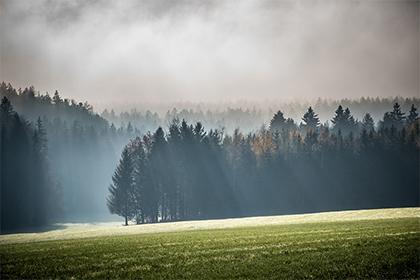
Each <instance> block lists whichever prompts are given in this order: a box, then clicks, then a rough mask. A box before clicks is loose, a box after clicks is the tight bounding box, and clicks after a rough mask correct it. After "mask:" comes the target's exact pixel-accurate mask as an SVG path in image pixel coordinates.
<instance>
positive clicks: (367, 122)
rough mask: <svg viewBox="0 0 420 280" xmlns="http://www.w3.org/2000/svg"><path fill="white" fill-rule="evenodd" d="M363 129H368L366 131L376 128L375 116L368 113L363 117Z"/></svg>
mask: <svg viewBox="0 0 420 280" xmlns="http://www.w3.org/2000/svg"><path fill="white" fill-rule="evenodd" d="M362 129H364V130H366V132H370V131H374V130H375V122H374V121H373V118H372V116H371V115H370V114H369V113H366V114H365V116H364V117H363V121H362Z"/></svg>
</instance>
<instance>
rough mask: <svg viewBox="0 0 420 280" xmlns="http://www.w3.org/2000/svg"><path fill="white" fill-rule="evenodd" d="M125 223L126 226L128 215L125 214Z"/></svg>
mask: <svg viewBox="0 0 420 280" xmlns="http://www.w3.org/2000/svg"><path fill="white" fill-rule="evenodd" d="M125 225H126V226H128V217H127V215H125Z"/></svg>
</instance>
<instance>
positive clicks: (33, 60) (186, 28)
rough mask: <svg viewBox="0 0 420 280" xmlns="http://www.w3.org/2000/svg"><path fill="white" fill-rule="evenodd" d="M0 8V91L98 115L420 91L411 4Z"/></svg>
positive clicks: (41, 3) (96, 1)
mask: <svg viewBox="0 0 420 280" xmlns="http://www.w3.org/2000/svg"><path fill="white" fill-rule="evenodd" d="M0 3H1V4H0V11H1V16H0V36H1V38H2V39H1V48H0V50H1V53H0V54H1V58H0V63H1V64H0V70H1V72H0V79H1V80H4V81H7V82H11V83H12V84H13V85H14V86H17V87H25V86H27V85H28V84H32V85H34V86H35V87H36V88H37V89H39V90H40V91H41V92H45V91H49V92H51V91H53V90H55V89H59V90H60V92H61V93H62V94H63V95H65V96H67V97H70V98H75V99H78V100H80V99H81V100H88V101H89V102H90V103H92V104H94V105H95V106H96V107H97V108H98V109H102V108H105V107H108V108H109V107H111V106H112V107H114V108H115V107H118V106H122V107H124V106H126V107H136V104H143V106H144V104H149V105H150V106H152V105H153V104H158V103H162V102H163V103H172V102H236V101H246V102H251V103H252V102H256V101H257V100H258V102H263V101H266V102H270V100H284V99H286V100H290V99H304V98H313V99H314V98H316V97H319V96H321V97H324V98H344V97H346V98H351V97H353V98H357V97H360V96H396V95H398V96H403V97H407V96H418V95H419V91H420V90H419V76H420V74H419V39H420V38H419V36H420V35H419V34H420V33H419V2H418V1H248V0H244V1H176V2H175V1H164V0H158V1H156V0H153V1H151V0H145V1H134V0H128V1H101V0H91V1H75V0H64V1H48V0H34V1H24V0H18V1H7V0H1V1H0Z"/></svg>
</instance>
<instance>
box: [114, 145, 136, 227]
mask: <svg viewBox="0 0 420 280" xmlns="http://www.w3.org/2000/svg"><path fill="white" fill-rule="evenodd" d="M133 172H134V166H133V162H132V159H131V157H130V153H129V150H128V148H127V147H126V148H124V150H123V151H122V154H121V159H120V162H119V164H118V166H117V169H116V170H115V173H114V176H112V184H111V185H110V186H109V188H108V190H109V193H110V194H109V196H108V198H107V205H108V208H109V211H110V212H111V213H112V214H117V215H119V216H121V217H124V219H125V225H128V221H129V219H131V218H133V216H134V215H135V214H136V213H135V209H134V205H133Z"/></svg>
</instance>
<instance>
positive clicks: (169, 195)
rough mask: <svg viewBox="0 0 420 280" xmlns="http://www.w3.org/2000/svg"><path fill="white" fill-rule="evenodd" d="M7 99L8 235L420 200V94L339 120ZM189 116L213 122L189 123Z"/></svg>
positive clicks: (5, 92) (348, 112)
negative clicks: (123, 220)
mask: <svg viewBox="0 0 420 280" xmlns="http://www.w3.org/2000/svg"><path fill="white" fill-rule="evenodd" d="M0 97H1V98H2V99H3V101H4V102H3V103H4V104H2V117H1V127H2V133H1V141H2V142H1V145H2V146H1V148H2V150H1V152H2V153H1V163H2V165H1V168H2V170H1V172H2V178H1V180H2V186H1V199H2V204H1V207H2V213H1V215H2V225H1V226H2V231H8V230H16V229H22V228H25V227H32V226H38V225H45V224H47V223H49V222H53V221H72V222H78V221H99V220H110V219H114V216H112V215H111V214H117V215H122V216H124V217H127V222H128V221H130V220H133V221H135V222H137V223H149V222H158V221H174V220H187V219H206V218H219V217H238V216H250V215H269V214H283V213H301V212H310V211H323V210H332V209H358V208H374V207H391V206H413V205H418V203H419V202H418V195H419V194H418V185H419V178H418V170H419V158H418V154H419V120H418V112H417V108H418V105H417V104H418V99H404V100H403V102H402V103H400V102H393V101H392V100H391V99H368V98H366V99H363V100H364V101H363V102H366V104H368V105H366V104H365V103H363V102H362V99H360V100H357V101H348V102H343V103H342V104H337V106H336V107H335V108H332V109H331V111H330V112H328V114H326V113H325V112H320V111H318V109H317V108H318V107H317V106H319V104H321V103H322V102H321V101H319V102H318V103H315V105H314V106H311V105H310V104H308V106H307V107H306V108H305V109H304V110H302V113H301V114H300V115H298V117H293V116H294V115H291V114H288V113H286V111H279V110H276V111H275V112H273V113H272V114H271V116H269V117H267V118H263V116H264V114H266V113H262V111H259V110H248V109H240V108H239V109H228V110H226V111H211V110H209V111H207V112H206V113H203V114H201V113H199V111H194V110H180V111H177V110H172V111H171V112H169V113H168V114H167V115H166V116H165V118H164V119H161V117H159V115H158V114H157V113H152V112H151V111H149V113H146V114H145V115H144V114H143V113H139V112H137V113H136V114H137V115H136V114H134V115H133V113H126V114H125V115H124V118H125V119H124V121H121V122H120V123H118V121H119V120H121V119H119V118H120V117H121V116H122V115H120V117H116V123H115V124H114V123H110V122H109V121H108V120H106V119H105V118H103V117H102V116H100V115H98V114H96V113H95V112H94V111H93V108H92V106H91V105H89V104H88V103H86V102H85V103H80V102H76V101H73V100H68V99H65V98H63V97H61V96H60V94H59V93H58V92H55V93H54V95H53V97H50V96H49V95H48V94H40V93H39V92H37V91H36V90H35V89H34V88H33V87H29V88H25V89H15V88H13V87H12V86H11V85H10V84H6V83H4V82H3V83H1V84H0ZM410 101H412V103H411V104H409V102H410ZM320 102H321V103H320ZM335 103H336V101H334V102H330V103H328V106H331V104H335ZM348 103H351V104H353V103H354V104H355V107H356V108H358V110H359V115H358V117H356V114H355V113H354V110H353V107H351V106H349V105H348ZM326 104H327V103H326ZM387 104H388V105H389V106H388V107H387V108H386V109H384V107H385V105H387ZM340 105H341V106H340ZM295 106H296V108H297V107H299V108H301V107H302V106H303V105H302V104H300V105H299V104H298V103H296V104H295ZM358 106H359V107H358ZM369 106H371V107H369ZM360 108H366V110H364V109H363V110H362V109H360ZM375 108H376V109H375ZM378 108H380V110H379V109H378ZM286 109H287V110H289V111H290V110H291V109H292V107H289V108H286ZM368 109H372V110H371V111H370V110H368ZM299 110H300V109H299ZM375 110H376V114H377V112H378V111H383V113H382V116H381V117H380V118H376V117H375V113H372V112H375ZM362 111H363V112H364V113H363V114H361V113H360V112H362ZM111 112H112V111H111ZM181 112H182V114H181ZM367 112H369V113H367ZM190 113H191V114H193V115H194V118H197V119H198V120H199V118H201V117H203V119H204V120H205V121H207V123H213V124H214V126H205V125H204V124H203V123H201V122H199V121H196V122H191V121H188V120H187V119H186V118H178V116H186V117H187V116H188V114H190ZM110 114H112V113H110ZM183 114H185V115H183ZM323 114H324V115H328V116H329V117H328V118H327V119H325V118H324V117H321V115H323ZM114 115H115V113H114ZM133 116H135V117H134V119H131V118H132V117H133ZM142 116H143V117H144V116H146V118H145V119H141V117H142ZM244 116H246V117H244ZM210 117H211V119H209V118H210ZM219 117H220V119H219ZM243 117H244V118H243ZM184 119H185V120H184ZM131 120H132V122H131ZM213 121H218V123H217V124H215V122H213ZM162 122H164V125H162ZM257 122H258V124H257ZM238 123H244V124H246V123H248V124H250V125H249V127H248V129H242V128H241V129H238V128H236V129H235V128H234V127H235V126H236V124H238ZM264 123H265V124H268V125H267V126H264V125H263V124H264ZM226 124H229V125H228V126H229V127H227V126H226ZM205 127H207V128H208V129H205ZM251 127H252V128H251ZM157 128H158V129H157ZM148 131H153V132H148ZM127 143H128V144H127ZM121 151H124V153H125V155H124V157H123V158H122V159H121V160H122V162H123V163H121V162H120V163H119V161H118V160H119V155H120V153H121ZM116 166H118V168H117V171H116V172H115V173H114V171H115V168H116ZM113 173H114V176H113V177H112V175H113ZM4 174H6V175H4ZM127 174H129V178H128V177H127V176H128V175H127ZM110 183H111V185H110ZM35 200H36V201H37V202H35ZM122 201H123V202H122ZM38 202H40V203H38ZM21 205H24V207H21ZM125 205H126V207H125ZM123 206H124V207H123ZM109 210H110V211H109Z"/></svg>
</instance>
